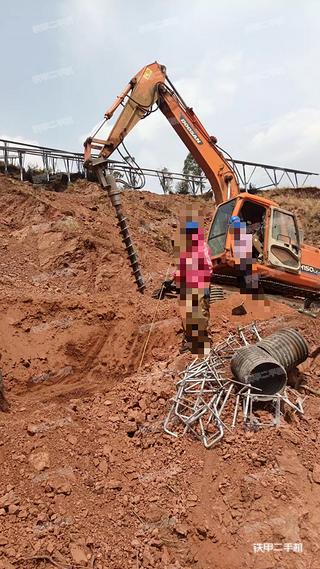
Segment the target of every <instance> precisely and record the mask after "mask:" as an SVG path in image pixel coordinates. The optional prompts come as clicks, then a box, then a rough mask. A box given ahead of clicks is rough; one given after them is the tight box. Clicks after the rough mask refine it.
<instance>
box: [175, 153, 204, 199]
mask: <svg viewBox="0 0 320 569" xmlns="http://www.w3.org/2000/svg"><path fill="white" fill-rule="evenodd" d="M182 173H183V175H184V176H185V179H184V180H182V181H181V182H178V184H177V189H176V191H177V193H178V194H190V193H192V194H194V195H195V194H197V193H198V191H200V193H201V194H202V193H203V190H204V188H205V183H204V181H203V180H202V179H201V178H202V177H203V176H204V173H203V171H202V170H201V168H200V166H199V164H198V163H197V162H196V161H195V159H194V158H193V156H192V154H191V152H189V154H188V155H187V156H186V158H185V161H184V164H183V170H182ZM191 176H197V177H198V178H199V179H198V180H194V179H193V178H191Z"/></svg>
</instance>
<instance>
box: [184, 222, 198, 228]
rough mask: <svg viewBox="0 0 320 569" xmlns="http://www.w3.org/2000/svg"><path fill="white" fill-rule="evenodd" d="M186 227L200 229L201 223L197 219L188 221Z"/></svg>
mask: <svg viewBox="0 0 320 569" xmlns="http://www.w3.org/2000/svg"><path fill="white" fill-rule="evenodd" d="M186 229H187V230H188V229H189V230H192V229H199V223H198V222H197V221H187V222H186Z"/></svg>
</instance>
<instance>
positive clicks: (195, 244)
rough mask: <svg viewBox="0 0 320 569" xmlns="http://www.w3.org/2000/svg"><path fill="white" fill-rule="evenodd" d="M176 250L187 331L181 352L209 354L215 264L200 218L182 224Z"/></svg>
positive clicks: (178, 277)
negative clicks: (213, 266)
mask: <svg viewBox="0 0 320 569" xmlns="http://www.w3.org/2000/svg"><path fill="white" fill-rule="evenodd" d="M177 249H178V250H177ZM176 253H178V254H177V271H176V273H175V283H176V287H177V289H178V290H179V291H180V310H181V317H182V323H183V328H184V332H185V345H184V347H183V349H182V351H184V350H185V349H190V350H191V352H192V353H193V354H198V355H207V354H208V353H209V351H210V340H209V336H208V323H209V300H210V280H211V270H212V263H211V258H210V252H209V247H208V245H207V243H206V241H205V237H204V231H203V229H202V227H200V224H199V222H198V221H190V220H187V221H186V222H185V224H184V226H182V227H181V231H180V244H179V247H177V248H176Z"/></svg>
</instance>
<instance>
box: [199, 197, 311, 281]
mask: <svg viewBox="0 0 320 569" xmlns="http://www.w3.org/2000/svg"><path fill="white" fill-rule="evenodd" d="M232 215H237V216H238V217H240V220H241V221H243V222H245V224H246V232H247V233H251V234H252V245H253V247H252V257H253V262H254V263H257V264H261V265H262V264H263V265H264V266H270V267H274V268H276V269H278V270H279V269H280V270H282V271H286V272H291V273H299V271H300V266H301V247H300V236H299V229H298V225H297V221H296V218H295V216H294V215H293V214H291V213H290V212H288V211H285V210H283V209H281V208H279V207H278V206H277V204H276V203H274V202H270V200H266V199H264V198H262V197H261V198H260V197H256V196H254V197H253V196H251V195H249V194H244V193H242V194H240V195H239V196H238V197H237V198H234V199H231V200H228V201H227V202H224V203H222V204H221V205H219V206H218V207H217V210H216V214H215V216H214V218H213V221H212V224H211V227H210V231H209V237H208V245H209V247H210V250H211V256H212V261H213V266H214V269H217V270H218V272H226V273H229V272H230V271H229V269H230V268H233V267H234V258H233V254H232V250H233V247H232V235H231V232H230V226H229V220H230V217H231V216H232Z"/></svg>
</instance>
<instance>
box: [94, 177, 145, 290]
mask: <svg viewBox="0 0 320 569" xmlns="http://www.w3.org/2000/svg"><path fill="white" fill-rule="evenodd" d="M95 172H96V174H97V176H98V179H99V182H100V184H101V187H102V189H103V190H104V191H106V192H107V193H108V195H109V198H110V200H111V203H112V205H113V207H114V209H115V212H116V216H117V219H118V227H119V228H120V235H121V237H122V241H123V243H124V246H125V248H126V251H127V255H128V259H129V263H130V266H131V270H132V273H133V276H134V278H135V281H136V283H137V287H138V291H139V292H141V293H143V292H144V290H145V288H146V285H145V283H144V279H143V276H142V274H141V270H140V265H139V261H138V258H137V255H136V252H135V249H134V246H133V243H132V240H131V236H130V233H129V229H128V225H127V221H126V218H125V216H124V215H123V212H122V208H121V192H120V190H119V188H118V187H117V183H116V180H115V178H114V176H113V175H112V174H105V172H104V170H103V168H96V169H95Z"/></svg>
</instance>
